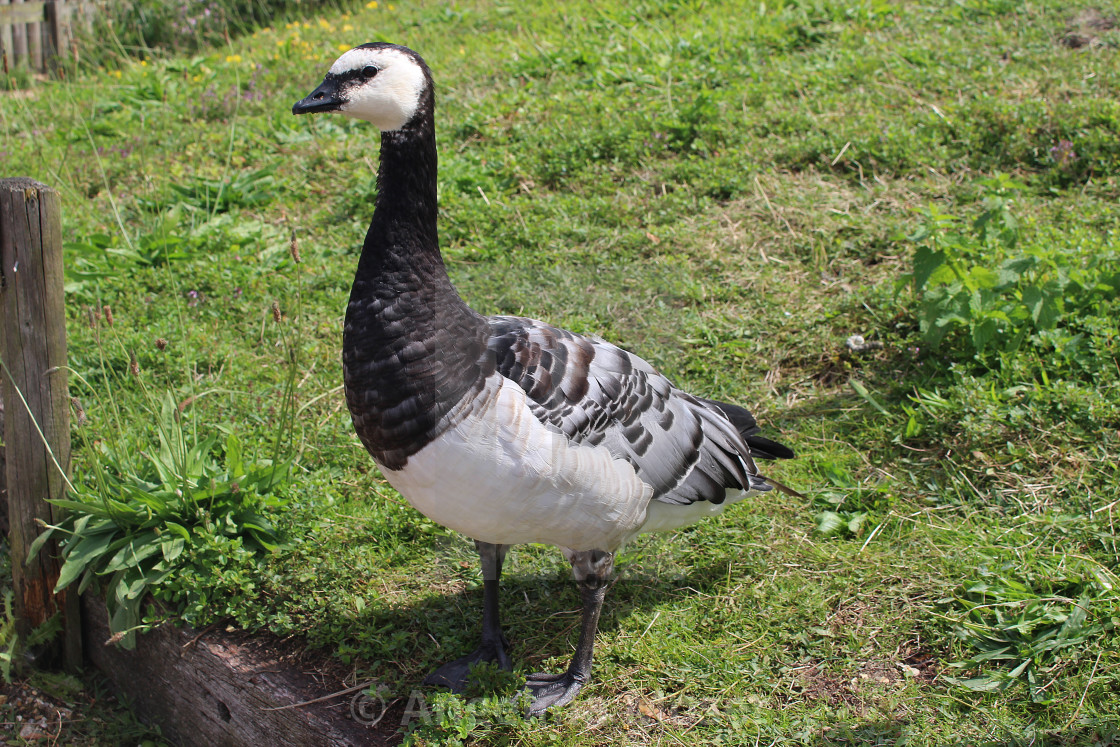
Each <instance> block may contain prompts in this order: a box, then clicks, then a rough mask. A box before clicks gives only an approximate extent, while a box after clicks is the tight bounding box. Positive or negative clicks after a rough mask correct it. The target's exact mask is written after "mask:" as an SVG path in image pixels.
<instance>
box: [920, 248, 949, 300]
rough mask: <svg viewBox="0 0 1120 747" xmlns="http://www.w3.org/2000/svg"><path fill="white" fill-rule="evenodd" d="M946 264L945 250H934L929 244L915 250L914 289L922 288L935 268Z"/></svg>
mask: <svg viewBox="0 0 1120 747" xmlns="http://www.w3.org/2000/svg"><path fill="white" fill-rule="evenodd" d="M944 264H945V252H943V251H934V250H933V249H930V248H929V247H928V246H919V247H918V248H917V249H915V250H914V289H915V290H918V291H920V290H922V289H923V288H925V287H926V283H927V282H929V279H930V276H931V275H932V274H933V272H934V270H936V269H937V268H939V267H941V266H942V265H944Z"/></svg>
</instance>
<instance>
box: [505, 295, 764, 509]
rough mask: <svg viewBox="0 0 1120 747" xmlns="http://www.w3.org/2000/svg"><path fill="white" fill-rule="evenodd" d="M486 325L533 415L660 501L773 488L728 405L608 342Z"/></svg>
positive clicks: (547, 328)
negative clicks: (605, 454)
mask: <svg viewBox="0 0 1120 747" xmlns="http://www.w3.org/2000/svg"><path fill="white" fill-rule="evenodd" d="M489 321H490V327H491V336H490V339H489V342H488V347H489V349H490V351H492V352H493V353H494V355H495V360H496V365H497V371H498V373H500V374H501V375H502V376H504V377H506V378H507V379H510V380H511V381H513V382H515V383H516V384H517V385H518V386H520V387H521V389H522V390H524V392H525V394H526V395H527V401H528V404H529V407H530V410H531V411H532V413H533V415H534V416H535V417H536V418H537V419H538V420H539V421H541V422H542V423H544V424H545V425H547V426H549V427H551V428H554V429H556V430H558V431H560V432H562V433H563V434H564V435H565V436H567V437H568V438H569V439H570V440H571V441H572V442H574V443H580V444H587V445H591V446H595V445H603V446H605V447H606V448H607V449H609V450H610V452H611V454H613V455H614V456H615V457H616V458H620V459H624V460H626V461H627V462H629V463H630V464H631V465H632V466H633V467H634V470H635V471H636V472H637V474H638V476H639V478H641V479H642V480H643V481H644V482H645V483H646V484H648V485H650V486H651V487H652V488H653V498H654V500H660V501H663V502H666V503H674V504H689V503H694V502H696V501H710V502H712V503H721V502H723V500H724V498H725V496H726V495H727V491H728V490H735V489H745V490H750V489H753V490H769V486H768V485H767V484H766V483H765V482H764V481H763V478H762V477H760V476H759V475H758V469H757V467H756V466H755V463H754V460H753V459H752V458H751V450H750V448H749V447H748V445H747V443H746V442H745V441H744V437H743V435H742V434H740V432H739V430H738V429H737V428H736V425H735V423H734V422H732V418H731V417H729V416H728V415H727V414H725V412H724V410H722V409H721V407H723V405H722V403H715V402H711V401H708V400H704V399H700V398H699V397H694V396H692V395H690V394H687V393H685V392H683V391H681V390H679V389H677V388H676V387H675V386H673V384H672V382H670V381H669V379H667V378H666V377H664V376H662V375H661V374H660V373H658V372H657V371H656V370H654V368H653V367H652V366H650V365H649V364H648V363H647V362H645V361H644V360H642V359H641V358H639V357H637V356H636V355H633V354H631V353H628V352H626V351H625V350H622V349H621V348H619V347H617V346H615V345H611V344H610V343H608V342H604V341H602V340H598V339H592V338H588V337H584V336H582V335H577V334H575V333H572V332H568V331H567V330H563V329H559V328H557V327H553V326H551V325H548V324H544V323H543V322H538V321H534V320H532V319H523V318H520V317H504V316H502V317H491V318H490V320H489ZM740 411H741V413H746V417H750V413H748V412H747V411H746V410H743V409H742V408H735V414H736V417H739V418H742V417H743V416H742V414H741V413H740ZM751 422H752V425H753V418H751Z"/></svg>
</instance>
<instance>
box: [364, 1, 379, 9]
mask: <svg viewBox="0 0 1120 747" xmlns="http://www.w3.org/2000/svg"><path fill="white" fill-rule="evenodd" d="M366 7H367V8H369V9H370V10H377V0H369V2H368V3H366Z"/></svg>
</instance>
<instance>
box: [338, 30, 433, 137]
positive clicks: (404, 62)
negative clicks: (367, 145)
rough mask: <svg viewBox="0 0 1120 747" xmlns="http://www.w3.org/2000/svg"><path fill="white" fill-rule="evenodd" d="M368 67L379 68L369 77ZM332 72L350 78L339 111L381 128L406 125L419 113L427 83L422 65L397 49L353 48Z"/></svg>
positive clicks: (388, 128) (396, 127) (340, 58)
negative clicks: (366, 72)
mask: <svg viewBox="0 0 1120 747" xmlns="http://www.w3.org/2000/svg"><path fill="white" fill-rule="evenodd" d="M367 68H373V70H376V72H375V73H373V74H372V76H369V77H367V76H366V74H365V72H364V71H366V69H367ZM371 72H372V71H371ZM329 75H335V76H339V77H347V78H350V80H348V81H347V82H346V83H344V84H343V91H342V94H343V95H342V98H343V103H342V106H340V107H339V111H340V112H342V113H343V114H346V115H348V116H351V117H356V118H357V119H364V120H366V121H367V122H370V123H372V124H374V125H376V126H377V127H378V128H379V129H381V130H399V129H400V128H402V127H404V126H405V125H406V124H407V123H408V121H409V120H410V119H412V117H413V115H415V114H416V110H417V109H418V108H419V106H420V96H421V95H422V94H423V93H424V86H425V85H426V84H425V81H424V71H423V70H422V69H421V68H420V65H418V64H417V63H416V61H415V60H413V59H412V58H411V57H410V56H408V55H407V54H405V53H404V52H401V51H400V50H397V49H362V48H356V49H351V50H350V51H349V52H347V53H346V54H344V55H342V56H341V57H339V58H338V59H337V60H335V63H334V64H333V65H331V69H330V72H329Z"/></svg>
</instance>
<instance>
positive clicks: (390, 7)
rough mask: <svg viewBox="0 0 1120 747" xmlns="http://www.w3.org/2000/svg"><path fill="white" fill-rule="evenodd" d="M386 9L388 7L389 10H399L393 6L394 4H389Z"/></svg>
mask: <svg viewBox="0 0 1120 747" xmlns="http://www.w3.org/2000/svg"><path fill="white" fill-rule="evenodd" d="M386 7H388V8H389V10H396V9H397V6H395V5H393V4H392V3H389V5H388V6H386Z"/></svg>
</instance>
